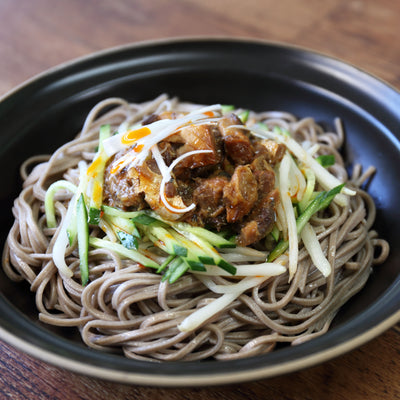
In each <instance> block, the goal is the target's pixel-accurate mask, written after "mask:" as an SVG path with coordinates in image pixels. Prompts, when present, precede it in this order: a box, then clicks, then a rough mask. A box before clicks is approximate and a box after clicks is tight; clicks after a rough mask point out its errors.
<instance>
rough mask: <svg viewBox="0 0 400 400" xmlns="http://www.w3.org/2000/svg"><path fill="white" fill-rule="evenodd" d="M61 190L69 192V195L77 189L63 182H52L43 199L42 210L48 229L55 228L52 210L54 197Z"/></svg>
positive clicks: (53, 211)
mask: <svg viewBox="0 0 400 400" xmlns="http://www.w3.org/2000/svg"><path fill="white" fill-rule="evenodd" d="M62 189H65V190H69V191H70V192H71V193H76V191H77V187H76V186H75V185H74V184H72V183H71V182H68V181H65V180H60V181H57V182H54V183H52V184H51V185H50V186H49V187H48V189H47V191H46V196H45V199H44V210H45V214H46V221H47V227H48V228H55V227H56V226H57V221H56V215H55V209H54V196H55V194H56V192H57V191H59V190H62Z"/></svg>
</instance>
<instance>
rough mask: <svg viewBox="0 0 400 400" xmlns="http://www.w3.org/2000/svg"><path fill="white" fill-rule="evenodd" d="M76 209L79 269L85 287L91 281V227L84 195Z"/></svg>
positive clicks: (81, 196) (80, 197)
mask: <svg viewBox="0 0 400 400" xmlns="http://www.w3.org/2000/svg"><path fill="white" fill-rule="evenodd" d="M76 207H77V208H76V220H77V235H78V252H79V261H80V262H79V268H80V271H81V281H82V286H85V285H86V284H87V283H88V280H89V226H88V215H87V210H86V204H85V200H84V198H83V194H81V195H80V196H79V199H78V203H77V206H76Z"/></svg>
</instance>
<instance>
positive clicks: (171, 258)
mask: <svg viewBox="0 0 400 400" xmlns="http://www.w3.org/2000/svg"><path fill="white" fill-rule="evenodd" d="M174 258H175V256H174V255H170V256H168V257H167V259H166V260H165V261H164V262H163V263H162V264H161V265H160V268H158V270H157V272H158V273H161V272H162V271H164V269H165V268H167V267H168V264H169V263H170V262H171V261H172V260H173V259H174Z"/></svg>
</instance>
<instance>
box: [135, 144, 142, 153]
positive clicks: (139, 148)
mask: <svg viewBox="0 0 400 400" xmlns="http://www.w3.org/2000/svg"><path fill="white" fill-rule="evenodd" d="M143 147H144V144H139V145H137V146H135V147H134V149H133V151H134V152H135V153H140V152H141V151H142V149H143Z"/></svg>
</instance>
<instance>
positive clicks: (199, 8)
mask: <svg viewBox="0 0 400 400" xmlns="http://www.w3.org/2000/svg"><path fill="white" fill-rule="evenodd" d="M399 21H400V2H399V1H397V0H323V1H321V0H279V1H272V0H246V1H244V0H234V1H229V0H220V1H218V0H202V1H196V0H133V1H129V0H114V1H107V0H69V1H67V0H66V1H63V0H53V1H52V0H0V96H1V95H2V94H4V93H6V92H7V91H8V90H10V89H12V88H13V87H15V86H16V85H18V84H20V83H22V82H23V81H25V80H26V79H29V78H30V77H32V76H34V75H36V74H38V73H40V72H42V71H44V70H46V69H48V68H50V67H53V66H55V65H58V64H60V63H63V62H65V61H68V60H71V59H73V58H76V57H80V56H84V55H87V54H89V53H92V52H94V51H98V50H102V49H106V48H109V47H112V46H117V45H121V44H126V43H131V42H138V41H143V40H150V39H158V38H168V37H180V36H185V37H187V36H199V35H201V36H204V35H206V36H210V35H212V36H224V37H251V38H261V39H266V40H271V41H277V42H284V43H289V44H294V45H298V46H302V47H306V48H310V49H313V50H317V51H319V52H322V53H325V54H328V55H331V56H334V57H337V58H340V59H342V60H344V61H346V62H348V63H351V64H354V65H356V66H358V67H360V68H362V69H364V70H366V71H368V72H370V73H372V74H374V75H376V76H378V77H379V78H381V79H384V80H386V81H387V82H388V83H390V84H391V85H393V86H395V87H397V88H398V89H399V88H400V68H399V66H400V40H399V33H400V24H399ZM399 112H400V110H399ZM264 398H265V399H290V400H294V399H305V400H314V399H315V400H316V399H324V400H331V399H334V400H340V399H352V400H361V399H363V400H364V399H400V330H399V329H398V328H397V327H395V328H393V329H391V330H389V331H388V332H386V333H384V334H383V335H381V336H380V337H378V338H376V339H375V340H373V341H371V342H370V343H368V344H366V345H364V346H362V347H361V348H360V349H357V350H355V351H352V352H351V353H349V354H346V355H344V356H341V357H339V358H337V359H335V360H333V361H331V362H328V363H325V364H322V365H319V366H316V367H313V368H309V369H307V370H304V371H301V372H298V373H292V374H290V375H287V376H282V377H278V378H273V379H267V380H261V381H257V382H252V383H245V384H238V385H229V386H221V387H211V388H201V389H194V388H185V389H162V388H148V387H141V386H134V385H131V386H126V385H121V384H117V383H112V382H107V381H102V380H98V379H92V378H89V377H86V376H82V375H78V374H75V373H72V372H69V371H64V370H62V369H59V368H55V367H53V366H51V365H48V364H47V363H44V362H42V361H38V360H36V359H33V358H32V357H30V356H27V355H26V354H23V353H21V352H20V351H18V350H15V349H14V348H12V347H11V346H9V345H8V344H6V343H4V342H0V399H1V400H2V399H17V400H20V399H21V400H22V399H29V400H31V399H56V400H58V399H60V400H61V399H63V400H64V399H72V400H73V399H85V400H91V399H93V400H94V399H107V400H114V399H142V400H150V399H165V400H166V399H173V400H175V399H176V400H178V399H191V400H203V399H204V400H206V399H207V400H213V399H218V400H225V399H229V400H235V399H264Z"/></svg>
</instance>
